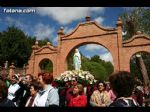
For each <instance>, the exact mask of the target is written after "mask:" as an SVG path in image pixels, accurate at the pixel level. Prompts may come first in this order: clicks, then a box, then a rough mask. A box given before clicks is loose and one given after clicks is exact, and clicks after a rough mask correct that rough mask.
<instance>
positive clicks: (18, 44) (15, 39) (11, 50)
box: [0, 26, 32, 67]
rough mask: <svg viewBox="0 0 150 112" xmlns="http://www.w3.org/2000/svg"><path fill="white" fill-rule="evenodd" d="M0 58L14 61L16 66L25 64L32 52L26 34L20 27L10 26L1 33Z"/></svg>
mask: <svg viewBox="0 0 150 112" xmlns="http://www.w3.org/2000/svg"><path fill="white" fill-rule="evenodd" d="M0 42H1V44H0V52H1V55H0V60H3V61H2V63H1V64H3V63H4V61H6V60H7V61H8V62H9V64H10V63H11V62H14V63H15V65H16V66H17V67H22V66H23V64H25V63H26V62H27V60H28V58H29V56H30V54H31V52H32V49H31V46H30V44H29V43H28V40H27V36H26V35H25V34H24V32H23V31H21V30H20V29H18V28H16V27H14V26H12V27H8V28H7V30H6V31H3V32H2V33H1V38H0Z"/></svg>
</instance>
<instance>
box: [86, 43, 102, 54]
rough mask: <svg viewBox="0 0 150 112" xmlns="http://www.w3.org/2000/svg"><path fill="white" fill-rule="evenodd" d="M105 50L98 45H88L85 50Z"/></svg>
mask: <svg viewBox="0 0 150 112" xmlns="http://www.w3.org/2000/svg"><path fill="white" fill-rule="evenodd" d="M101 49H104V47H103V46H100V45H97V44H88V45H86V46H85V50H87V51H91V52H92V51H95V50H101Z"/></svg>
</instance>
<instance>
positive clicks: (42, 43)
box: [39, 38, 52, 47]
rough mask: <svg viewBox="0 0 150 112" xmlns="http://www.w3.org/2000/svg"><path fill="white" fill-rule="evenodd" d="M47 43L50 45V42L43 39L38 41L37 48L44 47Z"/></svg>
mask: <svg viewBox="0 0 150 112" xmlns="http://www.w3.org/2000/svg"><path fill="white" fill-rule="evenodd" d="M47 42H50V43H51V44H52V42H51V41H50V39H48V38H45V39H43V40H39V46H40V47H42V46H44V45H46V44H47Z"/></svg>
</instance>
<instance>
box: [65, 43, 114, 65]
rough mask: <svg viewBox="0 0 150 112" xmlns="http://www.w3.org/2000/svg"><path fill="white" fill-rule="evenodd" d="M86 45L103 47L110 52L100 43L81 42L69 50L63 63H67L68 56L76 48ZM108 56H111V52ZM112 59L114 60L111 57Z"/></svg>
mask: <svg viewBox="0 0 150 112" xmlns="http://www.w3.org/2000/svg"><path fill="white" fill-rule="evenodd" d="M87 44H95V45H100V46H102V47H104V48H105V49H107V51H108V52H110V50H109V49H108V48H107V47H105V46H104V45H103V44H101V43H98V42H81V43H80V44H78V45H76V46H74V47H73V48H72V49H70V51H69V53H68V54H67V56H66V59H65V63H68V58H69V56H70V54H71V53H72V52H73V51H74V50H75V49H76V48H78V47H80V46H83V45H87ZM110 54H111V55H112V53H111V52H110ZM112 59H114V58H113V56H112ZM113 64H114V63H113Z"/></svg>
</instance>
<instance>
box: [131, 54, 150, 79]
mask: <svg viewBox="0 0 150 112" xmlns="http://www.w3.org/2000/svg"><path fill="white" fill-rule="evenodd" d="M140 54H141V56H142V59H143V61H144V64H145V66H146V69H147V73H148V76H149V78H150V54H149V53H146V52H140ZM130 68H131V73H132V74H133V75H134V76H137V77H138V78H139V79H140V80H141V81H143V77H142V73H141V71H140V69H139V67H138V63H137V59H136V58H135V56H133V58H132V60H131V62H130Z"/></svg>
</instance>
